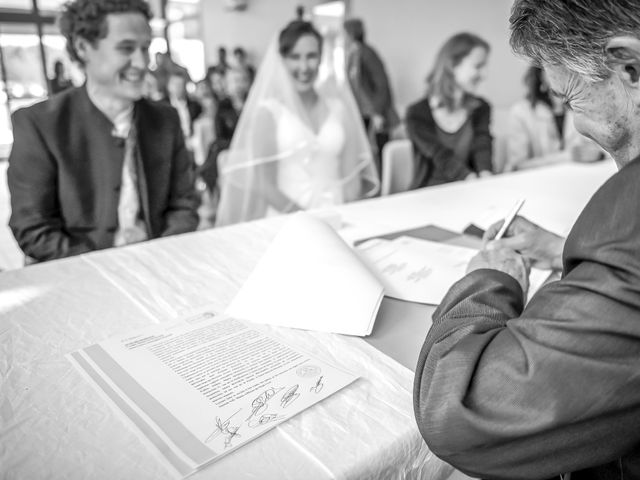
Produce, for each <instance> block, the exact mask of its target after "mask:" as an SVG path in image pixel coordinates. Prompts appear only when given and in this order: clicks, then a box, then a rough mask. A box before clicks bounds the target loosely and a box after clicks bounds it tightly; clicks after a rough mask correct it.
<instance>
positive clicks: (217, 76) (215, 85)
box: [206, 67, 227, 104]
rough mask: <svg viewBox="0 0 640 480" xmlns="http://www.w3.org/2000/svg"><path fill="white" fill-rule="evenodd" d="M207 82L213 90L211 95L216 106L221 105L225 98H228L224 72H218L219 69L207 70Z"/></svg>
mask: <svg viewBox="0 0 640 480" xmlns="http://www.w3.org/2000/svg"><path fill="white" fill-rule="evenodd" d="M206 79H207V82H208V83H209V87H210V88H211V93H212V94H213V98H214V100H215V101H216V104H220V102H221V101H222V99H223V98H225V97H226V96H227V86H226V84H225V79H224V72H223V71H221V70H218V68H217V67H209V68H207V77H206Z"/></svg>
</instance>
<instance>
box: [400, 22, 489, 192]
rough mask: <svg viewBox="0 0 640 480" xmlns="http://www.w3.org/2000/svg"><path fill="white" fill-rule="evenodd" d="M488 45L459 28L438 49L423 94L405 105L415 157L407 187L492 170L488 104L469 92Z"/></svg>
mask: <svg viewBox="0 0 640 480" xmlns="http://www.w3.org/2000/svg"><path fill="white" fill-rule="evenodd" d="M489 50H490V49H489V44H488V43H487V42H485V41H484V40H483V39H481V38H480V37H477V36H476V35H473V34H471V33H459V34H457V35H454V36H453V37H451V38H450V39H449V40H447V42H446V43H445V44H444V45H443V46H442V48H441V49H440V51H439V52H438V55H437V57H436V61H435V64H434V66H433V69H432V70H431V73H430V74H429V76H428V77H427V95H426V97H425V98H424V99H422V100H420V101H419V102H417V103H415V104H413V105H411V106H410V107H409V109H408V110H407V116H406V126H407V134H408V136H409V138H410V139H411V142H412V143H413V150H414V155H415V158H416V176H415V181H414V185H413V188H419V187H426V186H429V185H438V184H441V183H447V182H454V181H456V180H469V179H475V178H478V177H484V176H488V175H491V174H492V166H491V154H492V150H491V148H492V147H491V134H490V133H489V122H490V118H491V107H490V106H489V104H488V103H487V102H486V101H484V100H483V99H481V98H479V97H477V96H476V95H475V92H476V91H477V88H478V85H479V84H480V83H481V82H482V80H484V70H485V66H486V64H487V60H488V56H489Z"/></svg>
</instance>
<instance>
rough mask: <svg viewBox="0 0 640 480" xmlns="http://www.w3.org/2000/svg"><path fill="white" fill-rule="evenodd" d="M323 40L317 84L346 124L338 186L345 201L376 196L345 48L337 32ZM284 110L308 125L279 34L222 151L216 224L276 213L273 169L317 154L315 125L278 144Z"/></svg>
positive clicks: (376, 182) (375, 175)
mask: <svg viewBox="0 0 640 480" xmlns="http://www.w3.org/2000/svg"><path fill="white" fill-rule="evenodd" d="M323 43H324V45H323V50H322V52H323V53H322V60H321V64H320V70H319V73H318V78H317V80H316V84H315V88H316V91H317V92H318V94H319V97H320V98H321V99H322V100H323V101H325V102H326V105H328V106H329V108H336V107H337V109H339V111H340V117H341V118H342V119H343V121H342V123H343V128H344V145H343V148H342V149H341V153H340V158H339V170H340V173H339V179H338V180H336V182H334V183H337V185H333V188H334V189H335V188H338V189H339V190H341V193H342V195H341V197H342V200H343V201H352V200H357V199H360V198H365V197H369V196H373V195H375V194H376V193H377V192H378V190H379V186H380V182H379V177H378V173H377V171H376V167H375V163H374V160H373V155H372V153H371V147H370V144H369V142H368V139H367V136H366V133H365V130H364V126H363V123H362V119H361V117H360V113H359V111H358V107H357V104H356V102H355V99H354V98H353V94H352V93H351V90H350V87H349V84H348V80H347V79H346V76H345V73H344V71H343V70H342V69H341V68H340V67H339V65H344V59H343V58H342V59H341V58H340V55H341V53H342V50H340V49H339V48H336V37H335V35H332V36H329V37H325V38H324V40H323ZM340 60H342V62H341V61H340ZM336 65H338V67H336ZM283 111H286V112H287V114H291V113H292V114H293V115H296V116H297V117H298V118H299V119H301V120H302V121H303V123H306V124H309V119H308V114H307V113H306V110H305V109H304V108H303V105H302V101H301V99H300V96H299V94H298V92H297V91H296V90H295V87H294V85H293V81H292V79H291V76H290V74H289V73H288V72H287V70H286V67H285V65H284V62H283V60H282V57H281V56H280V53H279V51H278V39H277V37H276V38H274V39H273V40H272V41H271V43H270V45H269V47H268V51H267V54H266V55H265V58H264V60H263V62H262V64H261V66H260V68H259V69H258V74H257V77H256V79H255V82H254V84H253V86H252V87H251V91H250V92H249V96H248V98H247V101H246V103H245V105H244V108H243V110H242V113H241V115H240V119H239V121H238V125H237V127H236V130H235V133H234V136H233V139H232V141H231V145H230V147H229V150H228V151H226V152H222V153H221V155H220V158H219V160H218V167H219V172H220V174H219V178H220V202H219V205H218V211H217V214H216V225H228V224H232V223H238V222H243V221H247V220H253V219H257V218H262V217H264V216H266V215H267V214H269V213H271V212H272V211H273V209H272V208H270V205H269V200H268V198H267V197H268V195H267V194H266V192H268V191H270V189H272V188H273V187H275V185H274V184H275V183H277V181H278V180H277V174H276V173H274V172H277V169H278V168H280V167H281V166H282V165H284V164H285V163H286V162H300V163H299V164H300V165H305V161H307V160H308V158H309V155H312V154H313V153H312V152H313V149H314V140H315V138H314V133H313V130H312V129H311V128H309V129H308V131H307V132H306V133H305V132H304V131H300V132H298V131H297V132H296V139H295V142H293V143H291V142H289V143H288V144H287V147H286V149H284V148H281V147H279V145H278V143H279V142H278V139H277V129H276V125H277V122H278V116H279V115H280V112H283ZM298 136H299V137H300V138H297V137H298ZM291 200H292V201H291V204H290V205H289V206H288V207H285V208H284V211H288V210H291V209H293V208H295V207H294V205H297V204H299V203H297V200H298V199H295V198H292V199H291ZM281 210H282V209H281Z"/></svg>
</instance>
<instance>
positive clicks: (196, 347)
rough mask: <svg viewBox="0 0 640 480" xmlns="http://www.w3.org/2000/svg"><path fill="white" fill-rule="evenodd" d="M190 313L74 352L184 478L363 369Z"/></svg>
mask: <svg viewBox="0 0 640 480" xmlns="http://www.w3.org/2000/svg"><path fill="white" fill-rule="evenodd" d="M190 321H191V322H192V323H185V322H178V323H172V324H170V325H154V326H152V327H149V328H146V329H143V330H140V331H138V332H135V333H131V334H129V335H124V336H121V337H118V338H113V339H110V340H106V341H104V342H101V343H99V344H95V345H91V346H89V347H87V348H84V349H82V350H79V351H77V352H74V353H71V354H69V355H68V358H69V359H70V360H71V362H72V363H73V364H74V365H75V366H77V367H78V369H79V370H80V372H81V373H82V374H83V375H84V376H85V377H86V378H87V379H88V380H89V381H90V382H91V383H92V384H93V385H94V386H95V387H96V388H97V389H98V390H99V391H100V393H102V394H103V395H105V396H106V397H107V398H108V399H109V400H110V402H111V403H112V404H113V405H114V406H115V407H116V410H117V411H118V412H120V413H122V414H124V416H125V417H126V418H127V419H128V420H129V421H130V422H132V423H133V424H134V425H135V427H137V428H138V429H139V431H140V432H141V433H142V434H143V436H144V437H145V438H146V439H147V440H149V441H150V443H151V444H153V445H154V447H155V448H156V449H157V453H159V454H160V456H161V458H163V459H164V460H166V461H167V462H168V463H169V464H170V465H171V466H172V467H173V468H174V469H175V470H176V472H177V473H178V474H179V475H180V476H181V477H185V476H188V475H190V474H192V473H194V472H195V471H197V470H198V469H199V468H201V467H202V466H204V465H206V464H208V463H210V462H212V461H215V460H217V459H218V458H220V457H221V456H223V455H225V454H227V453H229V452H231V451H233V450H235V449H237V448H239V447H241V446H242V445H244V444H246V443H247V442H249V441H251V440H253V439H255V438H256V437H258V436H259V435H261V434H263V433H265V432H266V431H268V430H270V429H272V428H273V427H275V426H276V425H278V424H279V423H281V422H284V421H286V420H287V419H289V418H291V417H292V416H294V415H296V414H297V413H299V412H301V411H303V410H305V409H306V408H309V407H310V406H312V405H314V404H315V403H317V402H320V401H321V400H323V399H325V398H327V397H328V396H330V395H332V394H333V393H335V392H337V391H338V390H340V389H341V388H344V387H345V386H347V385H349V384H350V383H352V382H353V381H354V380H355V379H356V378H357V377H356V376H354V375H352V374H350V373H348V372H346V371H344V370H341V369H339V368H337V367H334V366H332V365H329V364H327V363H325V362H323V361H320V360H318V359H315V358H313V357H312V356H309V355H308V354H306V353H304V352H301V351H298V350H297V349H295V348H292V347H290V346H288V345H286V344H285V343H283V342H281V341H280V340H278V339H277V338H275V337H273V336H271V335H267V334H265V333H263V332H262V331H261V330H260V327H259V326H250V325H249V324H247V323H245V322H243V321H240V320H236V319H234V318H230V317H214V316H213V315H211V314H209V315H207V314H202V315H199V316H198V317H197V318H196V319H195V323H194V318H193V317H192V318H191V319H190ZM240 453H241V452H240Z"/></svg>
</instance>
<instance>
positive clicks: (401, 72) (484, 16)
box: [202, 0, 526, 131]
mask: <svg viewBox="0 0 640 480" xmlns="http://www.w3.org/2000/svg"><path fill="white" fill-rule="evenodd" d="M314 3H315V2H314V1H313V0H249V7H248V9H247V10H246V11H244V12H228V11H225V10H224V6H223V5H224V2H223V0H206V1H203V2H202V7H203V22H204V28H203V32H204V41H205V57H206V58H207V62H209V63H215V60H216V48H217V46H218V45H220V44H224V45H226V46H227V47H233V46H235V45H237V44H241V45H243V46H245V48H247V49H248V51H249V52H250V54H251V55H252V57H253V58H254V59H258V58H260V57H261V55H262V54H263V52H264V50H265V49H266V46H267V44H268V42H269V40H270V38H271V37H272V35H274V33H275V32H276V31H278V30H279V29H280V28H282V26H283V25H284V24H285V23H286V21H287V20H290V19H292V18H293V16H294V11H295V7H296V5H298V4H303V5H306V6H307V7H309V6H310V5H311V4H314ZM511 4H512V0H446V1H443V0H395V1H390V0H351V7H350V8H351V12H352V15H353V16H358V17H361V18H362V19H363V20H364V21H365V24H366V27H367V35H368V39H369V41H370V43H371V44H372V45H373V46H375V48H376V49H377V50H378V51H379V53H380V55H381V56H382V57H383V59H384V61H385V63H386V66H387V70H388V72H389V75H390V78H391V83H392V87H393V91H394V93H395V99H396V104H397V105H398V110H399V112H400V113H401V114H404V110H405V108H406V106H407V105H409V104H410V103H412V102H414V101H416V100H417V99H418V98H420V97H421V96H422V94H423V92H424V79H425V77H426V75H427V72H428V71H429V69H430V67H431V63H432V61H433V59H434V57H435V54H436V52H437V50H438V48H439V47H440V45H441V44H442V43H443V42H444V40H446V38H448V37H449V36H451V35H452V34H454V33H457V32H460V31H463V30H468V31H471V32H474V33H477V34H479V35H480V36H482V37H483V38H485V39H486V40H487V41H488V42H489V43H490V44H491V46H492V54H491V58H490V62H489V66H488V72H487V81H486V82H485V84H484V85H483V87H482V89H481V94H482V95H484V96H485V97H486V98H487V99H488V100H489V101H490V102H491V103H492V104H493V105H494V111H495V115H494V118H495V121H494V124H498V125H497V128H498V130H501V131H503V128H502V126H501V125H500V124H501V123H503V122H504V111H505V109H506V108H507V107H508V106H509V105H510V104H512V103H513V102H514V101H515V100H516V99H518V98H519V97H521V96H522V95H523V87H522V75H523V73H524V69H525V68H526V64H525V62H523V61H522V60H519V59H517V58H516V57H515V56H514V55H513V54H512V53H511V50H510V48H509V45H508V36H509V30H508V18H509V10H510V8H511ZM256 63H258V62H256Z"/></svg>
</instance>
